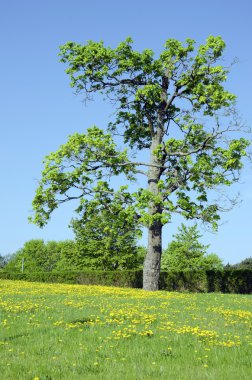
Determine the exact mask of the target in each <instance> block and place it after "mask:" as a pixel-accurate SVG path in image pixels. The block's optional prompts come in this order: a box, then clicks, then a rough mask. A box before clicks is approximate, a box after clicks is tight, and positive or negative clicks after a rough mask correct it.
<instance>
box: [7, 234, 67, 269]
mask: <svg viewBox="0 0 252 380" xmlns="http://www.w3.org/2000/svg"><path fill="white" fill-rule="evenodd" d="M73 246H74V243H73V242H71V241H64V242H56V241H49V242H47V243H44V241H43V240H42V239H34V240H29V241H27V242H26V243H25V244H24V246H23V248H21V249H19V250H18V251H17V252H16V253H14V254H13V255H12V256H11V258H10V260H9V262H8V264H7V265H6V270H10V271H15V272H21V270H22V267H23V270H24V272H25V273H31V272H47V271H52V270H54V269H56V268H57V265H58V263H59V262H60V261H61V260H63V257H64V253H65V252H66V251H68V252H69V253H70V252H71V251H72V249H73ZM22 262H23V264H22Z"/></svg>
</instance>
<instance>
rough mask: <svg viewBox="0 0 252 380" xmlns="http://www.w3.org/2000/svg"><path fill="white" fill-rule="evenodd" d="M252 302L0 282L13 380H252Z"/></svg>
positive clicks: (4, 357) (3, 347) (6, 357)
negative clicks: (251, 379)
mask: <svg viewBox="0 0 252 380" xmlns="http://www.w3.org/2000/svg"><path fill="white" fill-rule="evenodd" d="M251 316H252V310H251V296H249V295H232V294H227V295H223V294H189V293H187V294H185V293H183V294H182V293H168V292H161V291H160V292H155V293H152V292H147V291H142V290H139V289H125V288H113V287H102V286H100V287H99V286H81V285H65V284H42V283H28V282H22V281H10V280H0V355H1V364H0V366H1V367H0V373H1V379H2V380H5V379H8V380H9V379H11V380H15V379H17V380H22V379H24V380H35V379H36V380H38V379H39V380H64V379H66V380H75V379H82V380H86V379H87V380H88V379H98V380H99V379H103V380H106V379H109V380H117V379H120V380H142V379H144V380H145V379H165V380H168V379H169V380H173V379H176V380H190V379H193V380H204V379H211V380H212V379H216V380H217V379H218V380H219V379H221V380H225V379H229V380H232V379H234V380H237V379H242V380H246V379H250V378H251V371H252V363H251V348H252V337H251Z"/></svg>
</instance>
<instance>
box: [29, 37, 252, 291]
mask: <svg viewBox="0 0 252 380" xmlns="http://www.w3.org/2000/svg"><path fill="white" fill-rule="evenodd" d="M224 48H225V43H224V41H223V40H222V39H221V37H213V36H210V37H209V38H208V39H207V40H206V43H205V44H203V45H200V46H199V47H198V49H197V51H195V41H193V40H192V39H187V40H186V43H185V45H183V44H182V43H181V42H179V41H177V40H175V39H168V40H167V41H166V43H165V48H164V50H163V52H161V54H160V56H159V57H157V58H155V57H154V52H153V51H152V50H150V49H145V50H143V52H141V53H140V52H137V51H134V50H133V48H132V40H131V38H127V39H126V40H125V41H124V42H122V43H120V44H119V45H118V46H117V47H116V48H115V49H112V48H110V47H105V46H104V44H103V42H93V41H88V42H87V44H85V45H81V44H77V43H74V42H68V43H66V44H65V45H63V46H61V51H60V55H61V61H62V62H64V63H66V64H67V65H68V69H67V73H68V74H69V75H70V78H71V86H72V87H73V88H74V89H75V90H76V92H77V93H80V94H81V95H82V97H83V98H84V100H86V101H87V100H89V99H91V98H92V94H96V93H97V94H102V95H103V97H104V99H108V100H109V101H110V102H112V103H113V104H115V119H114V120H113V121H111V123H109V125H108V131H107V132H106V131H105V130H102V129H99V128H98V127H96V126H95V127H93V128H90V129H88V130H87V133H85V134H79V133H75V134H74V135H72V136H70V137H69V140H68V141H67V142H66V143H65V144H64V145H62V146H61V147H60V148H59V150H57V151H56V152H54V153H51V154H49V155H48V156H47V157H46V159H45V163H44V164H45V167H44V170H43V172H42V179H41V181H40V183H39V186H38V189H37V191H36V195H35V198H34V200H33V209H34V211H35V215H34V217H33V219H32V220H33V222H34V223H36V224H37V225H39V226H41V227H42V226H44V225H45V224H46V223H47V222H48V219H49V218H50V215H51V213H52V212H53V211H54V210H55V209H56V208H57V207H58V206H59V205H60V204H62V203H64V202H67V201H70V200H72V199H79V200H80V208H81V210H85V208H86V207H87V208H88V209H89V212H92V207H89V206H88V204H89V202H90V201H91V200H92V198H94V199H95V200H96V201H97V202H100V203H106V200H107V195H108V194H109V195H110V198H109V199H110V200H111V199H112V200H113V199H120V209H119V210H118V217H120V215H121V213H122V214H123V215H127V218H129V219H132V218H134V219H135V220H137V222H138V224H139V225H142V226H145V227H147V229H148V249H147V254H146V257H145V260H144V268H143V287H144V289H148V290H157V289H158V281H159V274H160V262H161V254H162V228H163V226H164V225H165V224H166V223H168V222H171V217H172V214H173V213H178V214H181V215H182V216H184V217H185V218H186V219H201V220H203V221H204V222H206V223H210V224H211V225H212V226H213V227H214V228H217V223H218V220H219V218H220V216H219V213H220V211H222V210H223V205H222V204H221V202H220V200H215V199H214V197H213V190H214V189H215V188H217V190H219V187H220V186H221V185H224V186H230V185H231V184H232V183H234V182H236V181H237V180H238V177H239V171H240V169H241V168H242V158H243V157H244V156H246V154H247V153H246V148H247V147H248V145H249V143H248V141H247V140H246V139H245V138H244V135H243V134H242V131H241V129H242V127H241V126H240V123H239V120H238V118H237V115H236V113H235V111H234V102H235V96H234V95H233V94H231V93H230V92H228V91H227V90H225V89H224V82H225V80H226V78H227V74H228V68H225V67H223V66H222V65H220V64H219V62H218V61H219V59H220V58H221V56H222V54H223V50H224ZM194 51H195V53H194ZM237 131H238V133H237ZM232 132H234V135H233V137H232V136H231V134H232ZM113 134H114V135H117V137H116V138H117V139H119V137H121V138H122V141H123V143H124V144H125V149H124V150H121V149H120V148H118V147H117V145H116V142H115V141H114V140H113V136H112V135H113ZM147 155H148V157H149V158H148V159H146V160H145V159H144V158H145V157H146V156H147ZM113 177H116V178H117V179H118V181H119V182H121V183H125V182H126V183H129V184H131V183H136V180H137V179H139V180H140V181H141V183H143V187H140V188H138V189H137V190H132V191H131V189H132V188H133V185H131V186H130V187H127V186H122V187H120V188H118V187H115V186H114V187H113V182H111V179H112V178H113ZM135 186H136V185H135ZM94 210H95V207H94Z"/></svg>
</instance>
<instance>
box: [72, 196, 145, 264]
mask: <svg viewBox="0 0 252 380" xmlns="http://www.w3.org/2000/svg"><path fill="white" fill-rule="evenodd" d="M132 215H133V217H132ZM132 215H129V214H128V213H127V212H125V210H124V209H123V204H122V202H120V199H115V198H112V197H111V196H110V195H107V197H106V202H104V203H100V202H97V200H95V201H93V202H89V203H87V204H85V207H84V208H83V209H82V215H81V218H79V219H75V220H73V221H72V227H73V230H74V233H75V238H76V255H77V257H76V259H75V261H76V262H78V266H79V267H88V268H91V269H102V270H114V269H135V268H137V267H139V266H141V265H142V264H143V260H144V257H143V256H142V254H141V252H143V251H141V250H140V249H139V247H138V246H137V240H138V238H139V237H140V236H141V234H142V232H141V230H140V229H139V228H138V227H137V221H136V220H135V218H134V214H132Z"/></svg>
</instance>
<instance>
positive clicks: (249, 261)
mask: <svg viewBox="0 0 252 380" xmlns="http://www.w3.org/2000/svg"><path fill="white" fill-rule="evenodd" d="M228 267H229V268H234V269H250V270H252V257H248V258H246V259H244V260H242V261H241V262H240V263H237V264H234V265H231V266H230V265H229V266H228Z"/></svg>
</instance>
